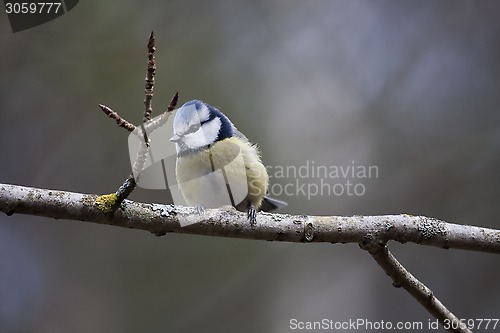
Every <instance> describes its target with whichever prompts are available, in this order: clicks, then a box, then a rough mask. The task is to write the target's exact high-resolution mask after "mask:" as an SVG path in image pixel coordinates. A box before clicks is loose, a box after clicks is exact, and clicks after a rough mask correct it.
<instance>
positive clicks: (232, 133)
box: [170, 100, 286, 224]
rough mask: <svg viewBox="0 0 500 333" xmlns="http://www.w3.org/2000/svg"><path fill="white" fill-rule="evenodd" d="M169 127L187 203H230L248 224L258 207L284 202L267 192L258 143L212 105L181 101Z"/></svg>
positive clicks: (212, 205)
mask: <svg viewBox="0 0 500 333" xmlns="http://www.w3.org/2000/svg"><path fill="white" fill-rule="evenodd" d="M173 132H174V135H173V136H172V138H171V139H170V141H172V142H175V145H176V151H177V160H176V170H175V171H176V172H175V173H176V178H177V184H178V186H179V189H180V190H181V192H182V195H183V196H184V199H185V200H186V202H187V204H189V205H192V206H197V207H198V208H205V207H206V208H216V207H221V206H223V205H227V204H230V205H232V206H233V207H235V208H236V209H237V210H239V211H242V212H246V213H247V217H248V220H249V221H250V223H251V224H254V223H255V221H256V216H257V212H258V211H266V212H268V211H272V210H275V209H278V208H282V207H285V206H286V203H285V202H283V201H281V200H277V199H273V198H270V197H269V196H267V191H268V185H269V176H268V174H267V170H266V167H265V166H264V165H263V164H262V161H261V157H260V153H259V150H258V148H257V146H256V145H253V144H251V143H250V142H249V141H248V139H247V138H246V137H245V136H244V135H243V134H242V133H241V132H239V131H238V130H237V129H236V127H235V126H234V125H233V123H232V122H231V121H230V120H229V118H228V117H226V116H225V115H224V114H223V113H222V112H221V111H219V110H218V109H216V108H215V107H212V106H210V105H208V104H205V103H203V102H201V101H197V100H194V101H190V102H187V103H185V104H184V105H183V106H181V107H180V108H179V109H178V110H177V113H176V114H175V117H174V122H173Z"/></svg>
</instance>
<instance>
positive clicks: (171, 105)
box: [167, 91, 179, 112]
mask: <svg viewBox="0 0 500 333" xmlns="http://www.w3.org/2000/svg"><path fill="white" fill-rule="evenodd" d="M178 100H179V92H178V91H176V92H175V95H174V97H172V99H171V100H170V103H169V104H168V107H167V112H172V111H174V109H175V107H176V106H177V101H178Z"/></svg>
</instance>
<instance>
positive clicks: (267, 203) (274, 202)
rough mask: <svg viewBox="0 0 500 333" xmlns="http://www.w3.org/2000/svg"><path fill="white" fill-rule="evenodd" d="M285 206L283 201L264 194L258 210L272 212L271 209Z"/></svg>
mask: <svg viewBox="0 0 500 333" xmlns="http://www.w3.org/2000/svg"><path fill="white" fill-rule="evenodd" d="M286 206H287V203H286V202H284V201H281V200H278V199H274V198H271V197H268V196H265V197H264V199H263V200H262V205H261V206H260V209H259V210H261V211H264V212H272V211H273V210H277V209H280V208H284V207H286Z"/></svg>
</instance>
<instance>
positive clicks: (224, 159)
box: [176, 137, 269, 211]
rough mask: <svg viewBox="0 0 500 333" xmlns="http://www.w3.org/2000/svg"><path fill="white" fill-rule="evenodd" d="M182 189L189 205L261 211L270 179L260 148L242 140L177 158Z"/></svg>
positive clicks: (232, 140) (220, 142) (228, 140)
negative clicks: (229, 206) (248, 208)
mask: <svg viewBox="0 0 500 333" xmlns="http://www.w3.org/2000/svg"><path fill="white" fill-rule="evenodd" d="M176 175H177V182H178V184H179V188H180V189H181V191H182V194H183V196H184V198H185V200H186V202H187V203H188V204H189V205H200V204H201V205H204V206H205V207H207V208H210V207H220V206H223V205H228V204H229V205H231V204H232V205H233V206H235V207H236V208H237V209H239V210H241V211H245V210H246V209H247V207H248V204H252V205H253V206H254V207H255V208H256V209H258V208H259V207H260V205H261V203H262V199H263V197H264V196H265V195H266V193H267V187H268V183H269V177H268V174H267V170H266V168H265V167H264V165H263V164H262V162H261V159H260V155H259V152H258V150H257V147H255V146H253V145H251V144H250V143H248V142H246V141H243V140H241V139H239V138H236V137H232V138H227V139H224V140H222V141H217V142H216V143H215V144H213V145H212V146H211V147H210V148H209V149H204V150H201V151H199V152H195V153H192V154H188V155H185V156H182V157H178V158H177V164H176Z"/></svg>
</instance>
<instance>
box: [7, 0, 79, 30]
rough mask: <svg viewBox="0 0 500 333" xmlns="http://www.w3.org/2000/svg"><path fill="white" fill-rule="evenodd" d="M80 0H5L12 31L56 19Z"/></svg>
mask: <svg viewBox="0 0 500 333" xmlns="http://www.w3.org/2000/svg"><path fill="white" fill-rule="evenodd" d="M78 1H79V0H64V1H61V0H60V1H52V2H41V1H26V0H24V1H23V0H21V1H17V0H14V1H12V0H4V4H5V6H4V8H5V13H6V14H7V16H8V17H9V22H10V27H11V28H12V32H19V31H22V30H26V29H29V28H33V27H36V26H39V25H41V24H44V23H47V22H49V21H52V20H53V19H56V18H58V17H60V16H62V15H64V14H66V13H67V12H68V11H70V10H71V9H73V8H74V7H75V6H76V5H77V4H78Z"/></svg>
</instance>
